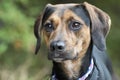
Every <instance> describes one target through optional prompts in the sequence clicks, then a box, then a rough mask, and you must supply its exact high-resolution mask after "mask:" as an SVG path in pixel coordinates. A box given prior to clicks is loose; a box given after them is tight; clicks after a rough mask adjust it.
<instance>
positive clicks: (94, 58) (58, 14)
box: [34, 2, 115, 80]
mask: <svg viewBox="0 0 120 80" xmlns="http://www.w3.org/2000/svg"><path fill="white" fill-rule="evenodd" d="M110 25H111V19H110V17H109V15H108V14H107V13H105V12H104V11H102V10H101V9H99V8H97V7H96V6H94V5H91V4H89V3H87V2H84V3H81V4H76V3H69V4H56V5H52V4H47V5H46V7H45V8H44V11H43V13H42V14H41V15H40V16H39V17H38V18H37V20H36V22H35V25H34V34H35V36H36V38H37V45H36V50H35V54H37V53H38V51H39V49H40V45H41V44H40V43H41V35H43V37H44V40H45V43H46V45H47V49H48V59H49V60H52V61H53V69H52V75H51V80H115V77H114V72H113V69H112V66H111V61H110V60H109V58H108V56H107V54H106V37H107V35H108V33H109V30H110Z"/></svg>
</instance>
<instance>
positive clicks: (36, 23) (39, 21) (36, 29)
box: [34, 16, 41, 54]
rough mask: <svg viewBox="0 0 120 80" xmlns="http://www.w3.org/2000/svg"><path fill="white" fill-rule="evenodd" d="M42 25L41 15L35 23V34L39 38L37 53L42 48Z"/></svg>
mask: <svg viewBox="0 0 120 80" xmlns="http://www.w3.org/2000/svg"><path fill="white" fill-rule="evenodd" d="M40 26H41V16H39V17H38V18H37V20H36V21H35V24H34V34H35V37H36V38H37V44H36V49H35V54H37V53H38V50H39V49H40V45H41V37H40V34H39V29H40V28H39V27H40Z"/></svg>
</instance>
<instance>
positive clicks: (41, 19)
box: [34, 4, 53, 54]
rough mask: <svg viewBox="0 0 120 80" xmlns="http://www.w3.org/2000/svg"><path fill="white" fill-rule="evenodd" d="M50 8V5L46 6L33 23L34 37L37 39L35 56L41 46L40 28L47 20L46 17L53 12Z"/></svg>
mask: <svg viewBox="0 0 120 80" xmlns="http://www.w3.org/2000/svg"><path fill="white" fill-rule="evenodd" d="M51 7H52V5H51V4H47V5H46V7H45V8H44V10H43V13H42V14H41V15H40V16H39V17H38V18H37V19H36V21H35V24H34V34H35V37H36V38H37V44H36V49H35V54H37V53H38V51H39V49H40V45H41V28H42V25H43V22H44V21H45V20H46V19H47V18H48V15H49V14H50V13H52V11H53V10H51V9H50V8H51Z"/></svg>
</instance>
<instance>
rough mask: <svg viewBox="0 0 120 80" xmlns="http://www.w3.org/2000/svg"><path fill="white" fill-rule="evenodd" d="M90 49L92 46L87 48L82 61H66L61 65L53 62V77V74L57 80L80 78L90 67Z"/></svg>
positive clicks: (79, 59) (75, 79)
mask: <svg viewBox="0 0 120 80" xmlns="http://www.w3.org/2000/svg"><path fill="white" fill-rule="evenodd" d="M91 48H92V46H89V48H88V50H87V52H86V54H85V56H84V57H83V58H82V59H81V58H78V59H76V60H67V61H64V62H62V63H56V62H53V75H54V74H55V75H56V78H57V79H58V80H77V79H78V78H79V77H82V76H83V75H84V74H85V73H86V72H87V70H88V67H89V65H90V61H91V53H92V52H91V50H92V49H91Z"/></svg>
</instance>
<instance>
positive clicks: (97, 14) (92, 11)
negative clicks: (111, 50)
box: [83, 2, 111, 51]
mask: <svg viewBox="0 0 120 80" xmlns="http://www.w3.org/2000/svg"><path fill="white" fill-rule="evenodd" d="M83 6H84V7H85V10H86V11H87V12H88V15H89V17H90V21H91V26H90V27H91V36H92V40H93V44H95V45H96V46H97V48H98V49H99V50H101V51H103V50H106V39H105V38H106V36H107V34H108V32H109V30H110V25H111V19H110V17H109V16H108V15H107V14H106V13H105V12H103V11H102V10H100V9H99V8H97V7H95V6H93V5H91V4H89V3H87V2H84V3H83Z"/></svg>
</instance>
